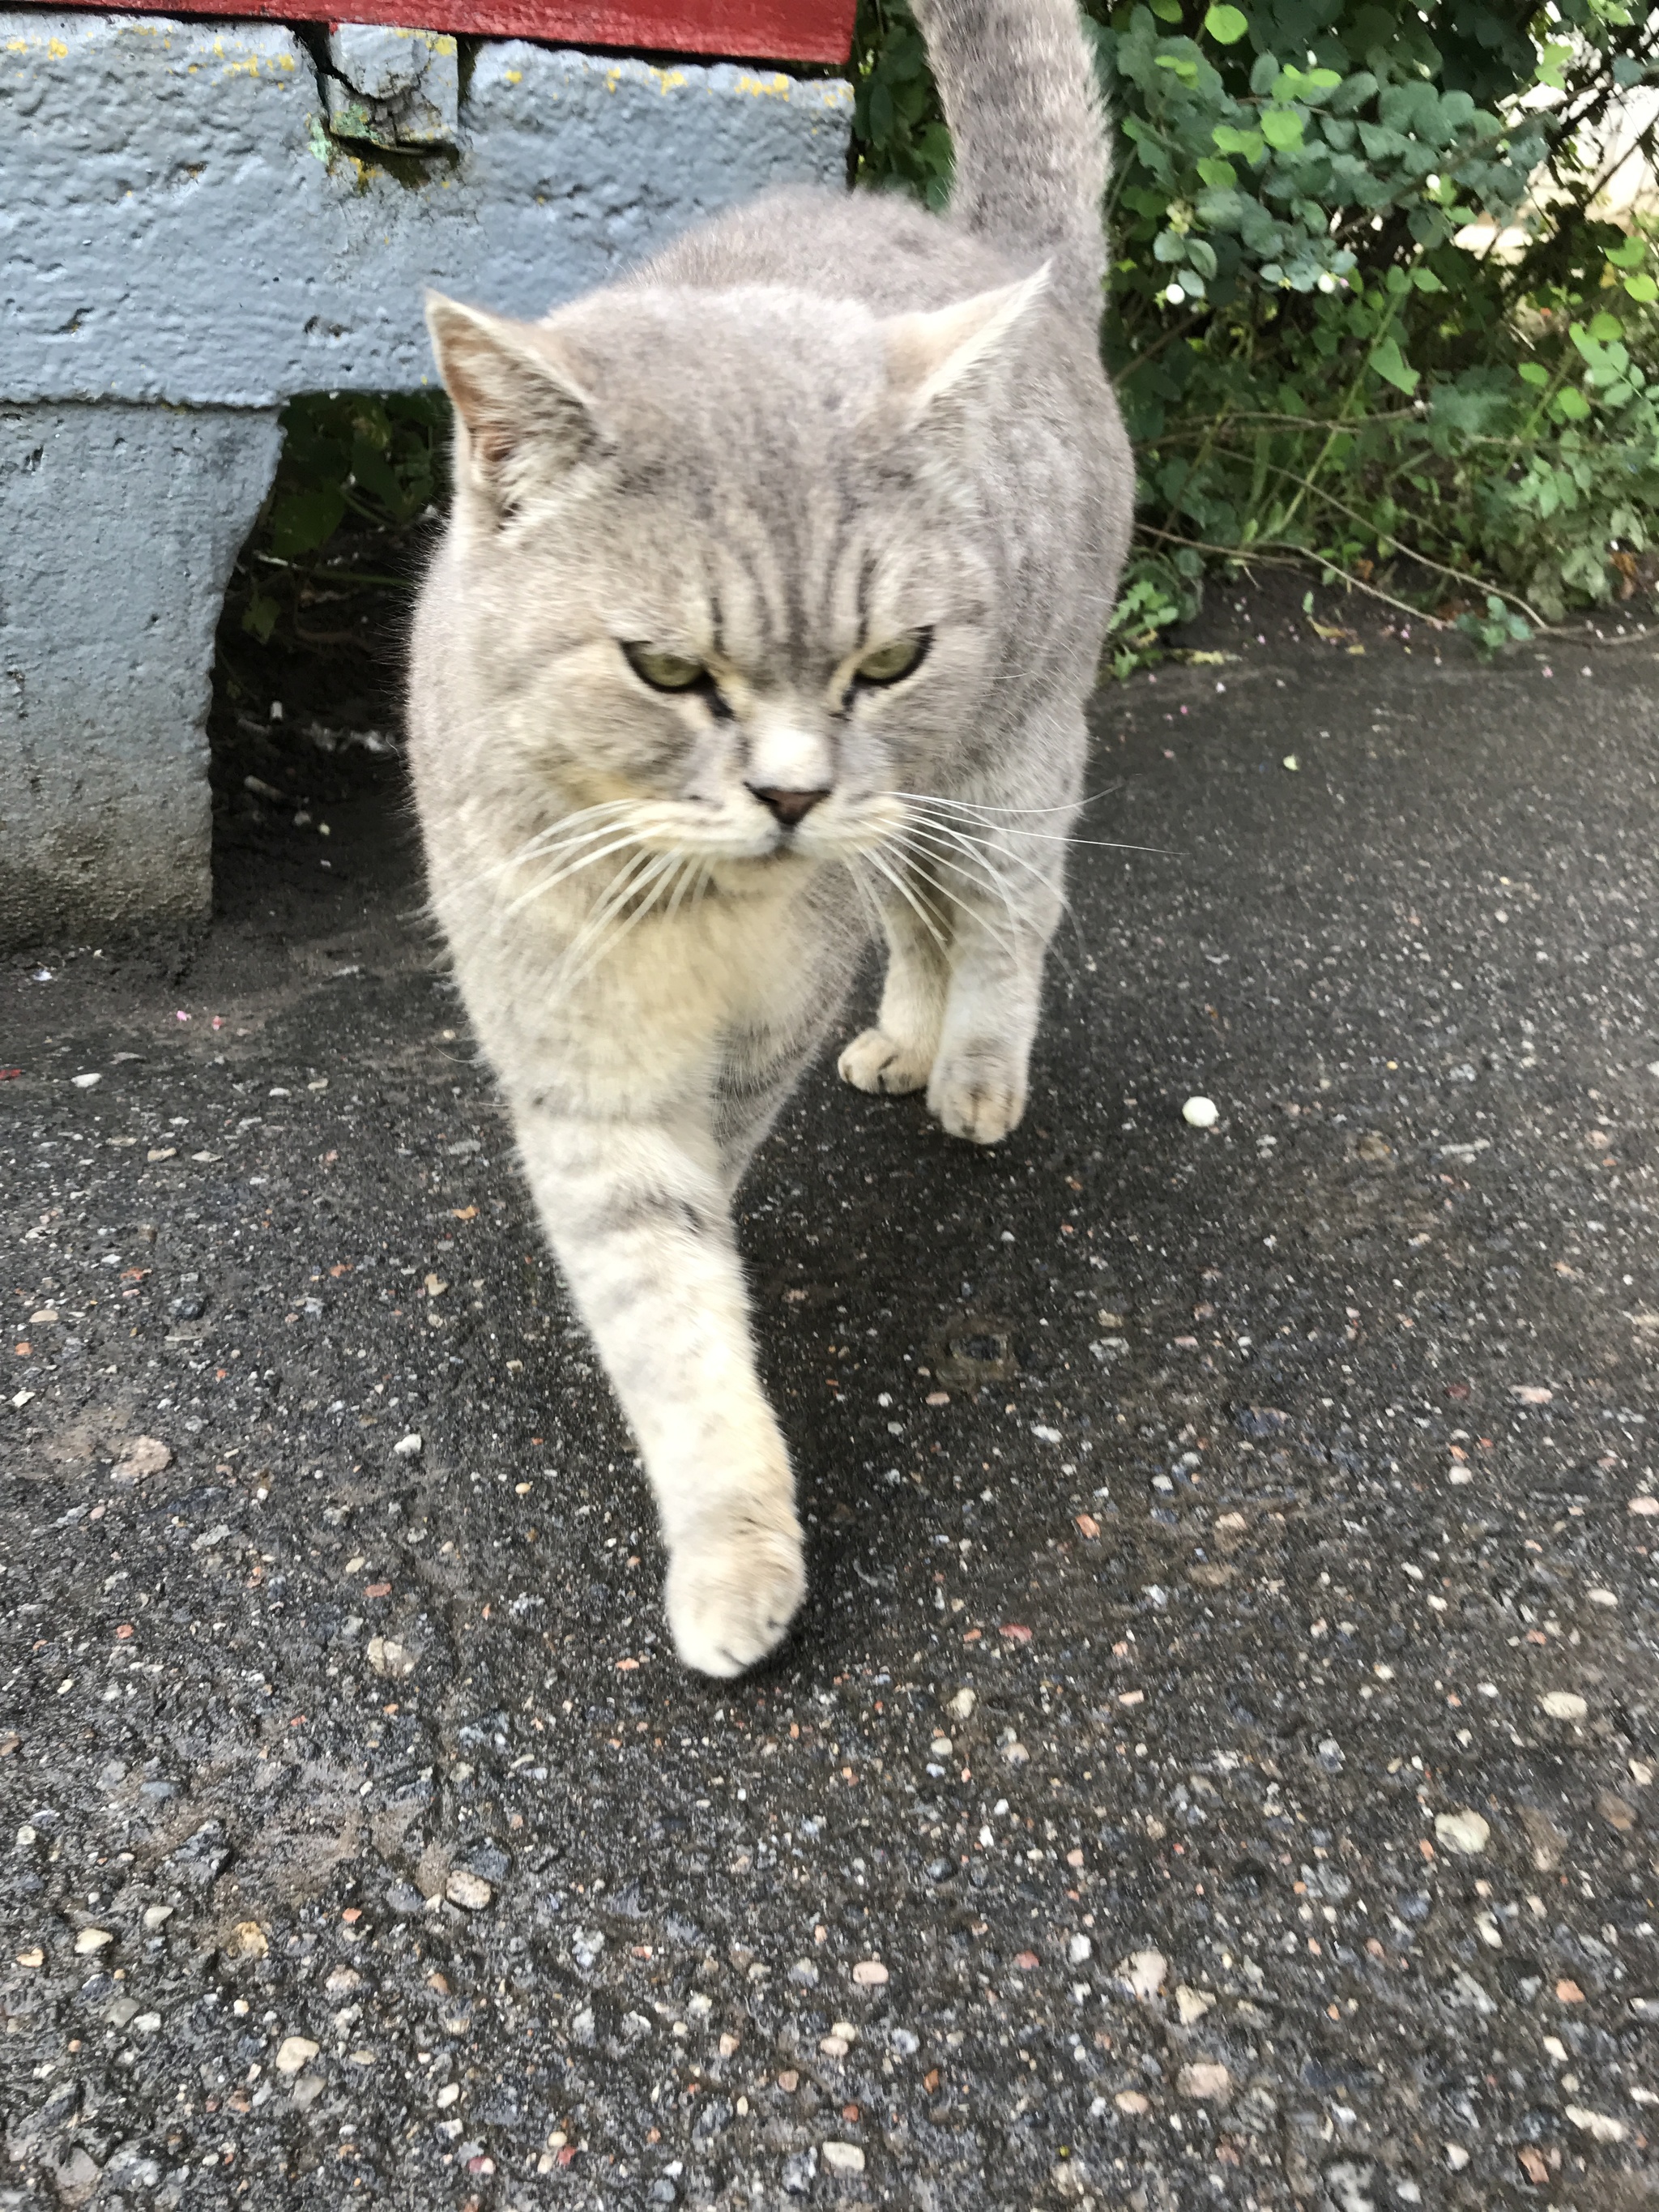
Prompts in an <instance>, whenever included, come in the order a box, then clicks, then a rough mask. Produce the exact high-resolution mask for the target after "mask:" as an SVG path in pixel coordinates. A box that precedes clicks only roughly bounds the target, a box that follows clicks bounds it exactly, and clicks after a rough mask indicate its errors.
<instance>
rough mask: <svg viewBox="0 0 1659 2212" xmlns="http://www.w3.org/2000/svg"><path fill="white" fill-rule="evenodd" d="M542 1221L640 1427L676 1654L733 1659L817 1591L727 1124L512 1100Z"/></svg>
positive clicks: (742, 1657) (764, 1645)
mask: <svg viewBox="0 0 1659 2212" xmlns="http://www.w3.org/2000/svg"><path fill="white" fill-rule="evenodd" d="M515 1120H516V1122H517V1128H518V1136H519V1142H520V1148H521V1150H522V1152H523V1156H524V1161H525V1165H526V1170H527V1172H528V1175H529V1177H530V1182H531V1186H532V1189H533V1191H534V1193H535V1196H536V1202H537V1205H538V1208H539V1210H540V1212H541V1216H542V1219H543V1222H544V1225H545V1227H546V1230H547V1233H548V1237H549V1238H550V1241H551V1243H552V1245H553V1249H554V1250H555V1252H556V1254H557V1255H558V1260H559V1264H560V1266H561V1267H562V1269H563V1271H564V1274H565V1277H566V1279H567V1280H568V1283H569V1285H570V1287H571V1290H572V1291H573V1293H574V1297H575V1300H576V1304H577V1305H578V1307H579V1308H580V1312H581V1315H582V1318H583V1320H584V1321H585V1322H586V1324H587V1326H588V1328H589V1329H590V1330H591V1331H592V1335H593V1338H594V1340H595V1342H596V1343H597V1345H598V1346H599V1352H600V1356H601V1357H602V1358H603V1359H604V1361H605V1369H606V1371H607V1372H608V1373H609V1375H610V1376H611V1383H612V1384H613V1385H614V1387H615V1389H616V1392H617V1397H618V1398H619V1399H620V1400H621V1401H622V1405H623V1411H624V1412H625V1413H626V1414H627V1416H628V1419H629V1421H630V1422H631V1424H632V1425H633V1428H634V1432H635V1436H636V1437H638V1439H639V1443H640V1449H641V1453H642V1455H643V1456H644V1460H645V1467H646V1472H647V1475H648V1476H649V1478H650V1480H651V1486H652V1488H653V1491H654V1492H655V1493H656V1498H657V1506H658V1511H659V1516H660V1519H661V1523H662V1532H663V1537H664V1541H665V1543H666V1545H667V1547H668V1553H669V1566H668V1582H667V1590H666V1605H667V1612H668V1623H669V1626H670V1628H671V1631H672V1632H673V1638H674V1643H675V1645H676V1648H677V1649H678V1652H679V1655H680V1656H681V1658H682V1659H683V1660H684V1662H685V1663H686V1665H687V1666H689V1667H695V1668H698V1669H699V1670H700V1671H701V1672H702V1673H703V1674H741V1673H742V1671H743V1669H744V1668H745V1667H751V1666H753V1665H754V1664H755V1662H756V1661H757V1660H758V1659H762V1658H763V1657H764V1656H765V1655H766V1654H767V1653H768V1652H769V1650H772V1648H773V1646H774V1645H775V1644H776V1643H777V1642H778V1641H779V1639H780V1638H781V1637H782V1635H783V1633H784V1631H785V1630H786V1629H787V1626H788V1625H789V1622H790V1620H791V1618H792V1616H793V1614H794V1613H795V1611H796V1609H797V1607H799V1604H800V1601H801V1599H802V1597H803V1596H804V1595H805V1588H806V1581H805V1571H804V1569H803V1565H802V1554H801V1534H800V1524H799V1522H798V1521H797V1519H796V1517H795V1505H794V1480H793V1476H792V1474H791V1473H790V1468H789V1460H788V1455H787V1451H786V1449H785V1448H784V1442H783V1437H782V1435H781V1432H780V1431H779V1428H778V1425H777V1422H776V1420H775V1419H774V1418H773V1414H772V1409H771V1407H769V1405H768V1404H767V1402H766V1399H765V1397H764V1395H763V1393H762V1390H761V1387H760V1383H759V1379H758V1377H757V1375H756V1372H755V1361H754V1354H753V1350H752V1347H751V1345H750V1334H749V1316H748V1304H747V1299H746V1297H745V1296H744V1285H743V1279H742V1274H741V1272H740V1270H739V1267H738V1257H737V1252H736V1249H735V1248H734V1245H733V1242H732V1221H731V1215H730V1212H729V1209H728V1206H727V1201H726V1177H725V1174H724V1172H723V1170H722V1165H721V1162H720V1157H719V1153H718V1152H717V1149H716V1146H715V1143H714V1136H713V1133H712V1132H711V1131H710V1130H709V1129H708V1127H707V1126H706V1125H705V1124H704V1123H702V1121H697V1120H696V1119H694V1118H693V1117H690V1116H687V1117H685V1118H684V1119H679V1118H677V1119H675V1120H672V1121H670V1120H668V1119H666V1118H659V1119H655V1120H649V1119H641V1120H631V1119H629V1120H624V1119H622V1118H620V1117H608V1116H582V1115H575V1114H571V1113H566V1112H558V1111H555V1110H553V1109H550V1107H548V1106H547V1105H546V1104H545V1103H535V1104H531V1105H520V1107H519V1109H518V1110H517V1112H516V1114H515Z"/></svg>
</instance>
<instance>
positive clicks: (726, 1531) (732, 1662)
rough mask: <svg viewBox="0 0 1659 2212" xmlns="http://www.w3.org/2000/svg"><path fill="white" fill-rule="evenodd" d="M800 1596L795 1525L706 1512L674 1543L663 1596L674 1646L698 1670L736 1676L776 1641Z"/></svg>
mask: <svg viewBox="0 0 1659 2212" xmlns="http://www.w3.org/2000/svg"><path fill="white" fill-rule="evenodd" d="M805 1595H806V1570H805V1563H804V1561H803V1559H802V1556H801V1541H800V1530H799V1528H798V1527H796V1526H795V1524H794V1522H793V1516H792V1518H791V1520H790V1522H789V1525H788V1526H787V1527H786V1528H778V1527H776V1526H774V1525H771V1524H769V1523H767V1522H760V1521H757V1520H755V1519H754V1518H753V1517H752V1516H750V1515H748V1514H745V1513H744V1512H743V1511H741V1510H734V1511H732V1512H729V1513H724V1514H720V1515H711V1516H709V1517H708V1519H707V1520H705V1521H702V1522H696V1523H695V1524H694V1525H693V1526H692V1528H690V1529H688V1530H687V1532H686V1533H685V1534H684V1536H683V1537H682V1538H681V1539H680V1541H679V1542H678V1543H677V1544H676V1545H675V1547H674V1551H673V1556H672V1558H671V1559H670V1561H669V1565H668V1587H667V1590H666V1592H665V1601H666V1606H667V1611H668V1626H669V1628H670V1630H671V1632H672V1634H673V1638H674V1648H675V1650H677V1651H678V1653H679V1655H680V1657H681V1658H682V1659H683V1660H684V1662H685V1664H686V1665H687V1666H688V1667H694V1668H696V1671H697V1672H698V1673H699V1674H742V1673H743V1672H744V1668H749V1667H753V1666H755V1665H756V1664H757V1662H759V1661H761V1660H762V1659H763V1658H765V1656H766V1655H767V1653H768V1652H769V1651H770V1650H773V1649H774V1648H775V1646H776V1645H777V1644H779V1643H781V1641H782V1638H783V1635H784V1632H785V1630H786V1629H787V1627H788V1626H789V1624H790V1622H791V1620H793V1618H794V1616H795V1613H797V1611H798V1610H799V1606H800V1601H801V1600H802V1599H803V1598H804V1597H805Z"/></svg>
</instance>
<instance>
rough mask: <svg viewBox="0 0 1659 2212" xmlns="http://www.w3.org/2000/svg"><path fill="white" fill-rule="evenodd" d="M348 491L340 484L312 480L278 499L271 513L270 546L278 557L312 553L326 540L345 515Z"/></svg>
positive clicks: (288, 559)
mask: <svg viewBox="0 0 1659 2212" xmlns="http://www.w3.org/2000/svg"><path fill="white" fill-rule="evenodd" d="M345 508H346V503H345V494H344V492H343V491H342V489H340V487H339V485H338V484H331V483H325V484H313V485H311V486H309V487H308V488H307V489H304V490H301V491H291V492H289V494H288V495H287V496H286V498H283V499H280V500H278V501H277V502H276V507H275V508H274V510H273V512H272V514H271V528H270V549H271V550H272V552H273V553H275V554H276V556H277V558H278V559H279V560H283V561H291V560H292V559H293V558H294V557H295V555H296V554H298V553H313V552H315V550H317V548H318V547H319V545H322V544H326V542H327V541H328V539H329V538H331V537H332V536H333V535H334V532H336V530H337V528H338V527H339V526H340V522H341V520H342V519H343V516H344V513H345Z"/></svg>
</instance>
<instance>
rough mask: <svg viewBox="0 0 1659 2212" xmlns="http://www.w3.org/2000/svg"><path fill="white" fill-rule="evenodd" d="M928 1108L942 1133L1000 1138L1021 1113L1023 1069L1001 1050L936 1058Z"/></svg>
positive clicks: (972, 1139) (975, 1139)
mask: <svg viewBox="0 0 1659 2212" xmlns="http://www.w3.org/2000/svg"><path fill="white" fill-rule="evenodd" d="M927 1110H928V1112H929V1113H930V1114H932V1115H933V1117H934V1119H935V1120H936V1121H939V1123H940V1124H941V1126H942V1127H943V1128H944V1130H945V1134H946V1135H947V1136H951V1137H965V1138H966V1139H968V1141H969V1144H974V1145H995V1144H1000V1142H1001V1140H1002V1139H1003V1138H1004V1137H1006V1135H1007V1134H1008V1132H1009V1131H1010V1130H1011V1129H1017V1128H1018V1127H1019V1124H1020V1121H1021V1119H1022V1117H1023V1116H1024V1112H1025V1072H1024V1068H1023V1067H1016V1066H1014V1065H1013V1064H1012V1061H1011V1060H1009V1059H1008V1057H1007V1056H1006V1054H1003V1053H1001V1052H995V1053H971V1054H962V1055H960V1056H959V1057H954V1058H952V1059H951V1060H941V1061H940V1062H939V1066H937V1067H936V1068H935V1069H934V1070H933V1080H932V1082H930V1083H929V1085H927Z"/></svg>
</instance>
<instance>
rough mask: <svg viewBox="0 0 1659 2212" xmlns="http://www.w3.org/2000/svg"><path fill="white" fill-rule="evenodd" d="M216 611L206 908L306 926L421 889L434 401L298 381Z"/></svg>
mask: <svg viewBox="0 0 1659 2212" xmlns="http://www.w3.org/2000/svg"><path fill="white" fill-rule="evenodd" d="M283 430H284V445H283V459H282V462H281V465H280V466H279V468H278V470H277V474H276V482H275V483H274V484H273V486H272V488H271V492H270V497H269V498H268V499H267V500H266V501H265V504H264V507H263V509H262V510H261V512H260V515H259V518H258V521H257V522H256V524H255V526H254V528H253V531H252V533H251V535H250V537H249V538H248V541H247V543H246V545H245V546H244V547H243V549H242V550H241V552H240V555H239V556H238V558H237V562H236V567H235V570H234V574H233V575H232V578H231V581H230V586H229V589H228V592H227V593H226V595H225V604H224V608H223V611H222V614H221V617H220V622H219V629H218V635H217V641H216V650H215V657H214V669H213V705H212V709H211V713H210V719H209V725H208V728H209V736H210V744H211V769H210V775H211V778H212V785H213V878H214V913H215V917H216V919H217V920H222V921H239V920H246V919H252V911H251V909H252V908H253V907H256V906H257V908H258V912H259V918H260V919H261V920H262V921H264V924H265V925H266V926H267V927H269V924H270V920H271V919H272V918H273V916H274V918H275V919H276V921H277V922H278V923H279V925H280V924H283V923H284V922H285V921H286V922H290V923H291V924H292V926H293V927H294V928H295V930H296V931H298V932H299V933H301V934H309V933H310V931H311V928H312V927H313V926H314V923H315V922H316V921H319V920H320V919H321V918H322V916H323V915H324V914H325V913H332V912H336V911H337V910H338V909H339V908H340V906H341V904H342V902H343V901H344V902H345V903H347V904H349V903H352V902H353V896H354V894H356V893H361V896H362V902H365V903H371V904H372V903H374V902H377V901H386V900H392V901H394V902H405V903H406V902H408V901H410V899H412V898H414V897H416V896H418V855H417V852H416V840H415V833H414V823H413V816H412V812H411V810H410V805H409V799H408V790H407V784H406V779H405V775H404V764H403V704H402V691H403V664H404V649H405V641H406V637H407V632H408V625H409V621H410V613H411V611H412V608H413V604H414V591H415V586H416V583H417V581H418V579H419V575H420V572H421V567H422V562H423V559H424V557H425V554H426V550H427V548H428V546H429V545H430V544H431V542H432V538H433V536H434V533H435V529H436V527H437V526H438V522H439V520H440V517H441V507H442V505H443V503H444V502H445V501H446V500H447V406H446V403H444V402H443V401H442V399H441V398H439V399H437V400H432V399H428V398H415V399H410V398H406V397H404V396H402V395H390V394H374V393H360V392H343V393H331V394H324V393H314V394H307V395H306V396H304V397H302V398H299V399H296V400H294V401H291V402H290V403H289V405H288V407H287V408H285V409H284V410H283Z"/></svg>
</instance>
